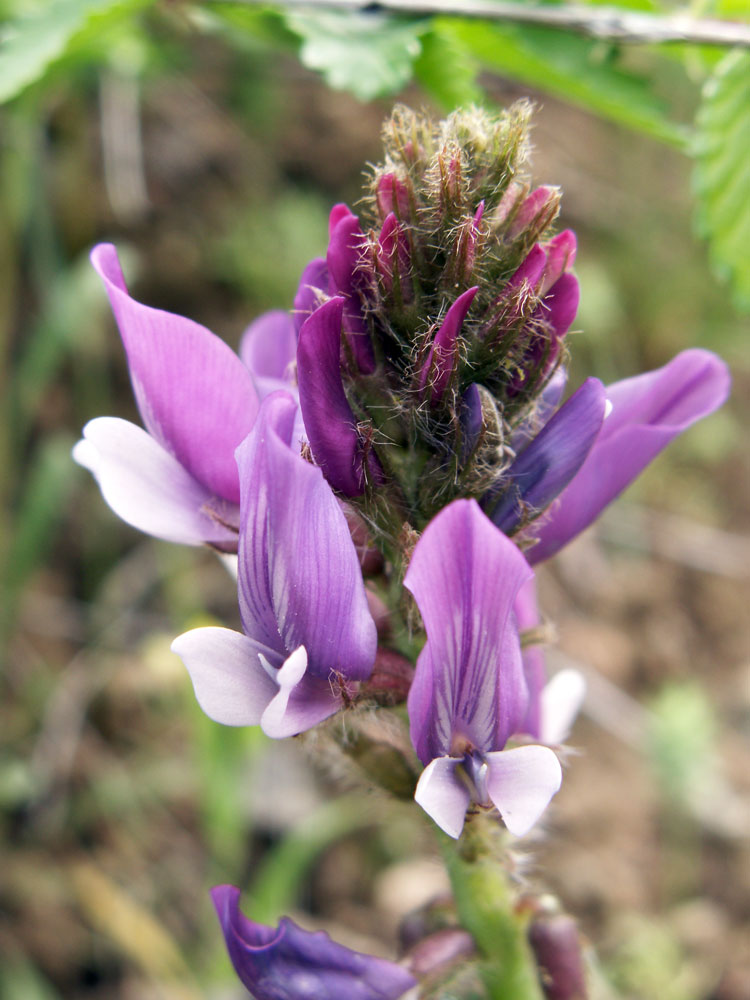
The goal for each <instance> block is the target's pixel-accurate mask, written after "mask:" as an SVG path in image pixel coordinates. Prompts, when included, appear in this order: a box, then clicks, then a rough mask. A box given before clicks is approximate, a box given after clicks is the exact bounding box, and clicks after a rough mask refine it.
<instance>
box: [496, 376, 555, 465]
mask: <svg viewBox="0 0 750 1000" xmlns="http://www.w3.org/2000/svg"><path fill="white" fill-rule="evenodd" d="M567 381H568V373H567V371H566V370H565V368H563V366H562V365H558V367H557V368H556V369H555V371H554V372H553V374H552V376H551V377H550V379H549V381H548V382H547V384H546V385H545V387H544V389H542V392H541V395H539V396H538V397H537V399H536V402H535V404H534V411H533V413H532V415H531V416H530V417H527V418H526V419H525V420H524V421H522V422H521V423H520V424H519V425H518V426H517V427H516V428H515V429H514V430H513V433H512V435H511V439H510V444H511V447H512V448H513V450H514V451H515V452H516V454H517V453H518V452H520V451H521V449H522V448H523V447H524V446H525V445H527V444H528V443H529V441H531V439H532V438H534V437H536V435H537V434H538V433H539V431H540V430H541V428H542V427H543V426H544V425H545V424H546V423H547V421H548V420H549V419H550V417H551V416H552V414H553V413H554V412H555V410H556V409H557V408H558V406H559V405H560V400H561V399H562V395H563V393H564V392H565V386H566V384H567Z"/></svg>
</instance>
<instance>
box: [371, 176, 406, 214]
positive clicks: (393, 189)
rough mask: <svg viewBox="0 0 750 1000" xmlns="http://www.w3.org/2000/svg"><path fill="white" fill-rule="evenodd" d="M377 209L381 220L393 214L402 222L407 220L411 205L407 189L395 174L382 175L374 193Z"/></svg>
mask: <svg viewBox="0 0 750 1000" xmlns="http://www.w3.org/2000/svg"><path fill="white" fill-rule="evenodd" d="M375 197H376V198H377V202H378V208H379V209H380V214H381V216H382V217H383V218H385V217H386V216H387V215H389V214H390V213H391V212H393V213H394V214H395V215H396V216H397V217H398V218H399V219H400V220H401V221H402V222H403V221H404V220H406V219H408V218H409V216H410V214H411V205H410V199H409V189H408V188H407V186H406V185H405V184H404V182H403V181H400V180H399V179H398V177H396V175H395V174H383V175H382V177H381V178H380V180H379V181H378V184H377V189H376V192H375Z"/></svg>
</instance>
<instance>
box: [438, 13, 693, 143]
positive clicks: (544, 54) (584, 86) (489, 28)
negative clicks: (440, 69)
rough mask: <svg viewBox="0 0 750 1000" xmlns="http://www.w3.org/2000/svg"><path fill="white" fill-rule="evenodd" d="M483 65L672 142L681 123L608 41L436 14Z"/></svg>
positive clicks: (681, 135) (679, 136) (681, 133)
mask: <svg viewBox="0 0 750 1000" xmlns="http://www.w3.org/2000/svg"><path fill="white" fill-rule="evenodd" d="M439 24H440V26H441V30H444V31H450V32H452V33H453V34H454V35H455V37H456V38H457V39H459V40H460V41H461V42H463V43H464V44H465V45H466V46H468V47H469V48H470V49H471V51H472V52H473V53H474V55H475V56H476V57H477V59H479V60H480V61H481V62H482V63H483V64H484V65H485V66H487V67H488V68H491V69H494V70H496V71H498V72H500V73H502V74H503V75H505V76H508V77H511V78H512V79H515V80H520V81H521V82H522V83H525V84H528V85H529V86H531V87H536V88H539V89H540V90H544V91H547V92H548V93H550V94H554V95H555V96H556V97H561V98H564V99H565V100H568V101H571V102H572V103H573V104H577V105H579V106H581V107H583V108H586V109H587V110H589V111H593V112H594V113H596V114H599V115H601V116H602V117H604V118H609V119H610V120H612V121H615V122H617V123H619V124H621V125H627V126H628V127H630V128H633V129H637V130H638V131H640V132H645V133H646V134H647V135H651V136H653V137H654V138H657V139H661V140H662V141H664V142H668V143H670V145H674V146H684V145H685V144H686V141H687V129H686V128H685V127H684V126H681V125H679V124H677V123H676V122H673V121H670V120H669V118H667V117H666V116H665V114H664V109H663V107H662V104H661V102H660V101H659V100H658V99H657V98H656V97H655V95H654V94H653V92H652V91H651V88H650V86H649V83H648V82H647V81H645V80H643V79H641V78H640V77H638V76H635V75H633V74H632V73H628V72H626V71H624V70H623V69H622V68H620V66H618V65H617V63H616V62H614V61H613V60H612V59H611V58H608V57H606V56H607V55H608V54H609V55H611V53H612V49H611V47H607V48H603V47H602V45H601V43H599V42H592V41H590V40H588V39H586V38H581V37H579V36H577V35H572V34H568V33H565V32H563V31H559V30H556V29H553V28H546V27H540V26H536V25H516V24H502V25H501V24H494V23H489V22H483V21H472V22H468V21H462V20H457V19H453V18H451V19H440V21H439Z"/></svg>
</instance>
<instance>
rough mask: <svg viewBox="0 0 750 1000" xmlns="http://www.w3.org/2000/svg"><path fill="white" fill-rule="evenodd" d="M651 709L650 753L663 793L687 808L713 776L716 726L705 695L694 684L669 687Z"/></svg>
mask: <svg viewBox="0 0 750 1000" xmlns="http://www.w3.org/2000/svg"><path fill="white" fill-rule="evenodd" d="M651 709H652V712H653V718H654V724H653V726H652V729H651V732H650V734H649V735H650V751H651V757H652V760H653V764H654V767H655V769H656V773H657V776H658V778H659V780H660V784H661V788H662V791H663V793H664V794H665V795H668V796H669V797H670V799H671V800H672V801H673V802H674V803H676V804H677V805H681V806H685V805H688V806H689V805H690V804H691V803H693V802H695V801H696V800H697V799H698V798H699V797H700V795H701V794H702V793H703V792H705V790H706V788H707V787H708V786H709V785H710V784H711V783H712V778H713V775H714V773H715V765H716V760H715V754H714V747H715V740H716V723H715V720H714V716H713V712H712V711H711V705H710V703H709V701H708V698H707V696H706V692H705V691H704V690H703V688H702V687H701V686H700V685H699V684H697V683H692V682H691V683H686V684H670V685H667V686H666V687H664V688H663V689H662V690H661V691H660V692H659V695H658V697H657V698H656V699H655V701H654V702H653V704H652V705H651Z"/></svg>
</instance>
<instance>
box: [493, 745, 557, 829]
mask: <svg viewBox="0 0 750 1000" xmlns="http://www.w3.org/2000/svg"><path fill="white" fill-rule="evenodd" d="M484 759H485V760H486V761H487V763H488V764H489V768H490V771H489V775H488V776H487V791H488V792H489V795H490V798H491V799H492V802H493V803H494V805H495V807H496V808H497V811H498V812H499V813H500V815H501V816H502V818H503V821H504V823H505V825H506V826H507V827H508V829H509V830H510V832H511V833H512V834H515V836H516V837H522V836H523V835H524V834H525V833H528V831H529V830H530V829H531V828H532V826H533V825H534V824H535V823H536V821H537V820H538V819H539V817H540V816H541V815H542V813H543V812H544V810H545V809H546V808H547V806H548V805H549V801H550V799H551V798H552V796H553V795H554V794H555V792H557V791H558V790H559V788H560V784H561V782H562V769H561V767H560V761H559V760H558V759H557V757H556V756H555V755H554V753H553V752H552V751H551V750H550V749H549V747H540V746H529V747H515V748H514V749H513V750H497V751H495V752H493V753H486V754H485V755H484Z"/></svg>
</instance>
